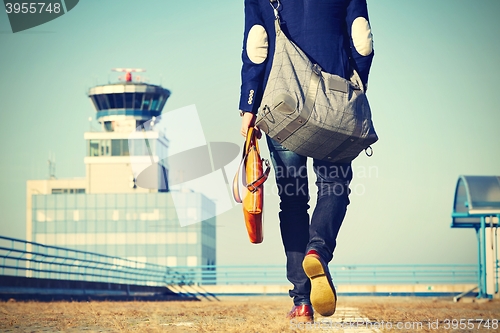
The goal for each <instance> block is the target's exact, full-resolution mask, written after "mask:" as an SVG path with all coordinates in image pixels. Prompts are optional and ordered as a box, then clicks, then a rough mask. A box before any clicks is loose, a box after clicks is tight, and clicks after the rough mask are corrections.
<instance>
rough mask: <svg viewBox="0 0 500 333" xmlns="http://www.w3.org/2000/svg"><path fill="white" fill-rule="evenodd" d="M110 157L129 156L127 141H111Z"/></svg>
mask: <svg viewBox="0 0 500 333" xmlns="http://www.w3.org/2000/svg"><path fill="white" fill-rule="evenodd" d="M111 156H129V150H128V140H127V139H116V140H111Z"/></svg>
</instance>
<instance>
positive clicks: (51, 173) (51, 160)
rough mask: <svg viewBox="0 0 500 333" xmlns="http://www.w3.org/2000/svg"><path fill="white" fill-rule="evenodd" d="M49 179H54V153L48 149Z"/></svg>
mask: <svg viewBox="0 0 500 333" xmlns="http://www.w3.org/2000/svg"><path fill="white" fill-rule="evenodd" d="M47 162H48V163H49V179H56V155H55V154H51V152H50V151H49V160H48V161H47Z"/></svg>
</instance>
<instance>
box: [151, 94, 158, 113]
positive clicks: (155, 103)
mask: <svg viewBox="0 0 500 333" xmlns="http://www.w3.org/2000/svg"><path fill="white" fill-rule="evenodd" d="M158 97H159V95H155V96H153V100H152V101H151V108H150V110H152V111H156V110H157V109H158Z"/></svg>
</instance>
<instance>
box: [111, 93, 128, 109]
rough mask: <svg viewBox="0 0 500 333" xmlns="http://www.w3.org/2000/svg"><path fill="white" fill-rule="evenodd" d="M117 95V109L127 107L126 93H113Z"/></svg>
mask: <svg viewBox="0 0 500 333" xmlns="http://www.w3.org/2000/svg"><path fill="white" fill-rule="evenodd" d="M113 95H115V102H116V108H117V109H123V108H124V107H125V103H124V96H123V95H124V94H113Z"/></svg>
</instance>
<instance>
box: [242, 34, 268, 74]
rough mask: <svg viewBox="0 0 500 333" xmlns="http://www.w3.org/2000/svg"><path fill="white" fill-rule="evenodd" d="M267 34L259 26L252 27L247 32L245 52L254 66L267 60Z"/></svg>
mask: <svg viewBox="0 0 500 333" xmlns="http://www.w3.org/2000/svg"><path fill="white" fill-rule="evenodd" d="M267 47H268V42H267V32H266V29H264V27H263V26H261V25H258V24H256V25H254V26H253V27H252V28H251V29H250V31H249V32H248V37H247V45H246V51H247V55H248V58H249V59H250V61H251V62H253V63H254V64H262V63H263V62H264V61H265V60H266V58H267Z"/></svg>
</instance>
